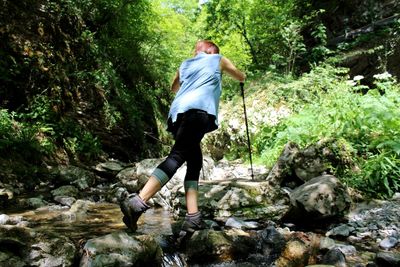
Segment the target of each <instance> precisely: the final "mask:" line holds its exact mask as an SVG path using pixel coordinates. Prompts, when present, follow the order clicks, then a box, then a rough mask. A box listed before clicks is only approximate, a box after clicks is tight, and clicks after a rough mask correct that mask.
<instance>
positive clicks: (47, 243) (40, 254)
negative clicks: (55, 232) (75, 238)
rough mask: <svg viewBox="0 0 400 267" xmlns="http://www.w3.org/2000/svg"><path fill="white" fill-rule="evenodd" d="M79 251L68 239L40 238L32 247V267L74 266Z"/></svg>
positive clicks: (30, 259)
mask: <svg viewBox="0 0 400 267" xmlns="http://www.w3.org/2000/svg"><path fill="white" fill-rule="evenodd" d="M76 253H77V249H76V248H75V245H74V243H73V242H72V241H71V240H69V239H68V238H67V237H63V236H60V237H47V236H39V237H36V238H35V242H34V243H33V244H32V245H31V250H30V252H29V256H28V262H29V264H30V266H46V267H59V266H72V265H73V263H74V260H75V256H76Z"/></svg>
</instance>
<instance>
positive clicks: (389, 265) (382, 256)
mask: <svg viewBox="0 0 400 267" xmlns="http://www.w3.org/2000/svg"><path fill="white" fill-rule="evenodd" d="M375 261H376V263H377V264H378V266H379V267H398V266H400V253H399V252H379V253H378V254H377V255H376V259H375Z"/></svg>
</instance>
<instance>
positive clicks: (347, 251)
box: [334, 244, 357, 256]
mask: <svg viewBox="0 0 400 267" xmlns="http://www.w3.org/2000/svg"><path fill="white" fill-rule="evenodd" d="M334 248H335V249H339V250H340V251H341V252H342V253H343V254H344V255H346V256H352V255H355V254H356V253H357V249H356V248H355V247H354V246H352V245H344V244H336V246H335V247H334Z"/></svg>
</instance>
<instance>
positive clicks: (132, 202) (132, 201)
mask: <svg viewBox="0 0 400 267" xmlns="http://www.w3.org/2000/svg"><path fill="white" fill-rule="evenodd" d="M120 208H121V211H122V213H123V214H124V217H123V218H122V220H123V221H124V223H125V225H126V226H127V227H128V228H129V229H130V230H132V231H133V232H135V231H136V229H137V221H138V219H139V217H140V215H142V213H144V212H145V211H146V210H147V209H149V208H150V206H149V205H147V204H146V203H145V202H144V201H143V200H142V199H141V198H140V197H139V195H138V194H131V195H129V196H128V197H126V198H125V199H124V200H122V201H121V203H120Z"/></svg>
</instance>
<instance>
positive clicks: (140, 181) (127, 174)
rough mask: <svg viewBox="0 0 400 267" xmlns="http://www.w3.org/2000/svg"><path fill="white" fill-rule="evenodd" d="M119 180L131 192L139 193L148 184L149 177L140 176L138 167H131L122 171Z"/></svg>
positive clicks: (118, 175)
mask: <svg viewBox="0 0 400 267" xmlns="http://www.w3.org/2000/svg"><path fill="white" fill-rule="evenodd" d="M117 179H118V180H119V181H120V182H121V183H122V185H123V186H124V187H125V188H126V189H127V190H128V191H129V192H138V191H139V190H140V189H142V187H143V186H144V184H145V183H146V182H147V180H148V176H146V175H138V174H137V168H136V167H129V168H126V169H123V170H122V171H120V172H119V173H118V174H117Z"/></svg>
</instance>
